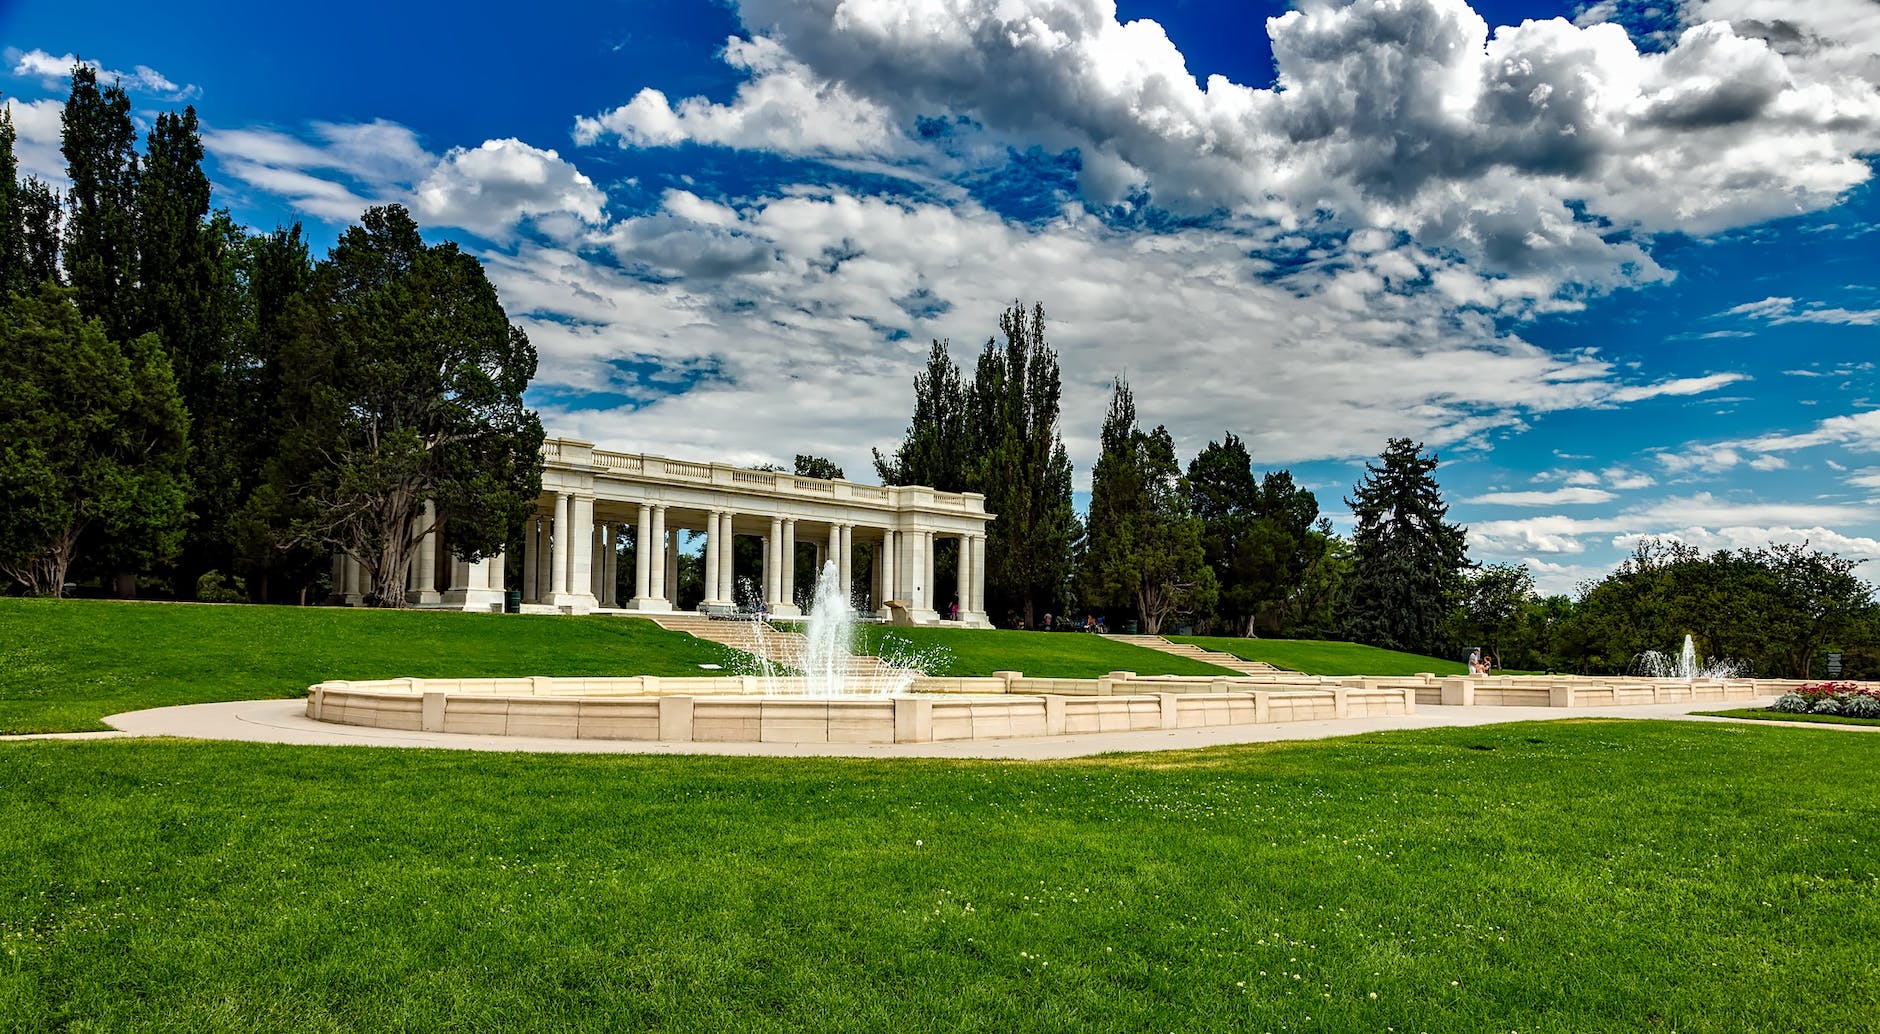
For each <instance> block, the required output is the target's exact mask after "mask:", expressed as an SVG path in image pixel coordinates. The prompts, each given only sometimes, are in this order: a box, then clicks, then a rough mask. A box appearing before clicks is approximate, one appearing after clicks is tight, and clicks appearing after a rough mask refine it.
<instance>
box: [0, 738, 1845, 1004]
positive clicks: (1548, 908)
mask: <svg viewBox="0 0 1880 1034" xmlns="http://www.w3.org/2000/svg"><path fill="white" fill-rule="evenodd" d="M1876 761H1880V741H1875V740H1873V739H1872V738H1870V737H1865V736H1844V735H1831V734H1826V733H1823V732H1821V731H1817V730H1808V729H1798V728H1783V727H1777V726H1763V725H1696V724H1679V723H1670V722H1599V721H1565V722H1553V723H1532V724H1521V725H1500V726H1489V727H1481V728H1473V729H1441V730H1430V731H1418V732H1403V733H1379V734H1372V735H1367V736H1361V737H1353V738H1348V739H1341V740H1329V741H1318V742H1299V743H1282V744H1271V745H1261V746H1249V747H1236V748H1219V749H1214V750H1210V751H1205V752H1192V753H1178V754H1154V755H1140V756H1132V757H1108V758H1098V759H1093V760H1088V761H1083V762H1076V763H1049V764H1014V763H993V762H944V761H881V760H839V759H788V760H785V759H734V758H709V757H633V756H554V755H526V754H481V753H468V752H465V753H456V752H447V751H411V750H387V749H370V748H309V747H287V746H269V745H252V744H225V743H200V742H188V741H150V740H111V741H101V742H88V743H73V742H47V741H40V742H17V741H16V742H11V743H0V772H4V778H0V828H4V829H5V830H6V831H7V835H6V836H5V837H4V838H0V1018H4V1019H0V1028H5V1029H9V1030H22V1031H32V1030H67V1029H69V1030H110V1031H139V1030H163V1031H204V1030H214V1031H238V1030H253V1031H341V1030H392V1029H397V1030H464V1031H535V1030H556V1031H619V1030H668V1031H713V1032H717V1031H759V1030H763V1031H768V1030H816V1031H868V1032H875V1031H884V1030H892V1031H999V1032H1004V1031H1065V1030H1089V1031H1172V1030H1180V1031H1232V1032H1243V1031H1281V1030H1286V1031H1332V1032H1342V1031H1378V1032H1388V1031H1391V1030H1396V1031H1443V1032H1453V1031H1507V1030H1519V1031H1521V1032H1524V1034H1531V1032H1550V1031H1551V1032H1572V1034H1585V1032H1593V1031H1659V1030H1662V1031H1673V1030H1675V1031H1680V1032H1707V1031H1714V1032H1725V1031H1728V1032H1737V1031H1753V1030H1762V1031H1777V1030H1782V1031H1833V1032H1854V1031H1872V1030H1875V1029H1876V1025H1880V995H1877V992H1876V989H1877V988H1880V837H1876V835H1875V830H1876V829H1877V828H1880V798H1876V797H1875V795H1874V793H1873V791H1872V787H1871V785H1870V783H1869V782H1868V781H1867V780H1865V779H1861V778H1853V777H1854V776H1857V775H1860V774H1864V773H1869V772H1872V771H1873V770H1874V768H1875V764H1876Z"/></svg>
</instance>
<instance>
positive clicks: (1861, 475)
mask: <svg viewBox="0 0 1880 1034" xmlns="http://www.w3.org/2000/svg"><path fill="white" fill-rule="evenodd" d="M1845 480H1846V481H1847V483H1848V484H1850V485H1852V486H1854V487H1855V488H1870V489H1874V490H1876V491H1880V467H1863V468H1861V469H1860V470H1856V471H1851V472H1850V473H1849V474H1848V476H1847V477H1846V479H1845Z"/></svg>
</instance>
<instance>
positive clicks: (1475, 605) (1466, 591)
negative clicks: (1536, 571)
mask: <svg viewBox="0 0 1880 1034" xmlns="http://www.w3.org/2000/svg"><path fill="white" fill-rule="evenodd" d="M1539 600H1540V596H1539V594H1538V593H1536V592H1535V591H1534V576H1533V575H1532V574H1530V573H1529V572H1528V569H1527V566H1526V565H1525V564H1489V565H1487V566H1485V567H1482V568H1480V569H1479V570H1475V571H1470V572H1466V573H1464V574H1463V576H1462V585H1461V589H1460V591H1459V593H1458V594H1457V606H1456V610H1455V612H1454V613H1453V614H1452V615H1451V618H1450V627H1449V638H1450V639H1451V640H1452V641H1455V642H1459V643H1463V644H1466V645H1469V646H1480V647H1483V648H1484V649H1485V650H1486V652H1487V653H1488V654H1489V655H1490V656H1492V657H1494V658H1495V659H1496V660H1497V661H1499V662H1500V664H1501V666H1502V667H1532V666H1533V659H1532V651H1531V650H1530V649H1529V647H1528V644H1527V643H1525V642H1524V641H1523V640H1522V635H1521V633H1522V631H1523V628H1524V620H1525V619H1526V617H1527V614H1528V611H1529V608H1530V607H1532V606H1533V605H1534V604H1536V603H1538V602H1539ZM1517 662H1518V663H1517Z"/></svg>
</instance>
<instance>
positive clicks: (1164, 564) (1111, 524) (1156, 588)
mask: <svg viewBox="0 0 1880 1034" xmlns="http://www.w3.org/2000/svg"><path fill="white" fill-rule="evenodd" d="M1101 438H1102V443H1103V452H1102V454H1101V455H1100V456H1099V457H1098V459H1097V465H1096V467H1095V469H1094V470H1093V471H1092V472H1091V486H1090V524H1089V535H1088V540H1087V542H1088V544H1087V547H1086V550H1085V554H1084V563H1083V566H1082V568H1081V571H1080V585H1081V588H1082V590H1083V594H1084V598H1085V599H1086V600H1087V601H1088V602H1090V603H1093V604H1096V605H1099V606H1128V607H1131V608H1132V609H1133V610H1134V611H1135V612H1136V615H1137V617H1138V618H1140V619H1141V621H1142V626H1143V630H1144V631H1145V632H1147V633H1149V634H1151V635H1153V634H1155V633H1157V632H1160V631H1161V628H1162V622H1163V621H1165V620H1167V619H1168V618H1169V617H1170V616H1171V615H1173V614H1176V613H1180V612H1184V611H1191V610H1198V609H1204V608H1206V607H1209V606H1212V605H1213V603H1214V597H1215V593H1216V591H1217V590H1216V584H1215V580H1214V572H1213V571H1211V570H1209V568H1208V565H1207V558H1206V555H1205V552H1204V550H1203V548H1202V542H1201V536H1202V522H1201V521H1200V520H1199V519H1198V518H1196V517H1194V516H1192V515H1191V513H1190V512H1189V506H1188V499H1189V498H1190V494H1191V491H1190V489H1189V487H1188V486H1186V485H1184V484H1183V483H1182V479H1181V467H1180V465H1179V463H1178V462H1177V461H1176V458H1175V443H1174V440H1173V438H1171V437H1170V435H1169V433H1168V429H1167V428H1165V427H1161V426H1158V427H1156V429H1155V430H1154V431H1151V432H1149V433H1147V434H1145V433H1143V432H1142V431H1141V430H1139V429H1138V428H1137V427H1136V401H1135V396H1134V395H1133V394H1132V393H1131V392H1130V390H1129V385H1128V384H1127V383H1125V382H1124V381H1123V379H1122V378H1120V377H1119V378H1117V380H1116V383H1115V386H1114V390H1113V391H1112V394H1111V396H1110V408H1109V411H1108V413H1107V414H1106V415H1105V417H1104V420H1103V431H1102V435H1101Z"/></svg>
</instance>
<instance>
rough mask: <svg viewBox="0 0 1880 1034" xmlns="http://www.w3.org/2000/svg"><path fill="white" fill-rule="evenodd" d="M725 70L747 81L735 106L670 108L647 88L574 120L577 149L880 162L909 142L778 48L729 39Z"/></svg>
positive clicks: (873, 107)
mask: <svg viewBox="0 0 1880 1034" xmlns="http://www.w3.org/2000/svg"><path fill="white" fill-rule="evenodd" d="M724 59H725V63H726V64H729V65H730V66H731V67H733V68H736V69H739V70H740V71H743V72H745V73H747V74H748V75H749V76H750V78H749V79H748V80H747V81H745V82H744V83H743V84H742V85H741V86H739V87H738V92H737V96H736V97H735V98H734V99H733V100H732V102H731V103H730V104H713V103H711V102H709V101H706V100H704V99H703V98H699V97H691V98H687V99H685V100H682V101H680V102H679V103H678V104H677V105H673V104H671V103H670V102H668V101H667V99H666V95H665V94H664V93H662V92H660V91H659V90H655V89H652V88H650V87H649V88H647V89H643V90H641V91H640V92H639V93H638V94H635V95H634V97H633V99H632V100H630V101H628V102H627V103H626V104H623V105H621V106H620V107H618V108H614V109H613V110H611V111H608V112H605V113H603V114H601V115H598V116H596V117H593V118H588V117H582V118H578V119H576V120H575V129H574V138H575V142H577V143H580V144H583V145H587V144H593V143H595V142H597V141H600V140H602V139H605V138H610V137H611V138H615V139H617V140H618V141H619V142H620V145H621V146H622V147H670V146H672V145H675V144H680V143H685V142H688V141H689V142H692V143H701V144H717V145H722V146H726V147H737V148H744V149H749V150H761V151H771V152H775V153H777V154H792V155H851V156H855V155H869V156H883V155H889V154H893V153H896V152H899V151H901V150H902V149H903V146H904V138H903V137H902V134H901V132H900V130H899V129H898V128H897V127H896V125H895V122H894V118H893V116H892V114H891V113H890V112H889V111H888V109H887V108H885V107H883V106H882V105H880V104H877V103H875V102H873V101H871V100H868V99H866V98H862V97H858V96H856V95H855V94H854V93H852V92H850V91H849V90H848V89H847V88H845V87H844V86H843V85H842V84H840V83H839V82H831V81H828V80H824V79H820V78H818V77H817V76H816V75H815V74H814V73H813V72H811V71H810V69H809V68H808V66H806V65H804V64H803V63H802V62H800V61H796V60H793V59H792V58H791V57H790V56H789V55H788V54H787V53H786V52H785V51H784V49H783V48H782V47H781V46H779V45H778V44H777V42H776V41H775V40H771V39H766V38H764V37H762V36H759V37H757V38H755V39H749V40H744V39H737V38H735V37H734V38H732V39H730V40H728V41H726V43H725V50H724Z"/></svg>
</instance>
